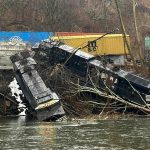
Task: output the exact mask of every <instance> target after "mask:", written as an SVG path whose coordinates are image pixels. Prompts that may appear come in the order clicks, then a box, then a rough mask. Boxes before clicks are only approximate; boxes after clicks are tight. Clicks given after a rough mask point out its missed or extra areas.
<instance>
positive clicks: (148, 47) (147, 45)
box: [145, 36, 150, 50]
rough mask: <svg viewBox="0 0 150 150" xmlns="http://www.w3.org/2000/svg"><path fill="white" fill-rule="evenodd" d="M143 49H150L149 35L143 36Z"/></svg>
mask: <svg viewBox="0 0 150 150" xmlns="http://www.w3.org/2000/svg"><path fill="white" fill-rule="evenodd" d="M145 50H150V36H146V37H145Z"/></svg>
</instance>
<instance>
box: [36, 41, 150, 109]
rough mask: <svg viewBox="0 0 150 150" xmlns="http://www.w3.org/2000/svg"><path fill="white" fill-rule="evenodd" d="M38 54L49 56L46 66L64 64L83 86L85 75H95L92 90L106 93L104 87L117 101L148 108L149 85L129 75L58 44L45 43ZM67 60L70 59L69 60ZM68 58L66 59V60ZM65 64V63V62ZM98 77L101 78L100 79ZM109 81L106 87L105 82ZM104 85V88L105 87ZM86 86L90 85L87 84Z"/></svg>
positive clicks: (41, 45)
mask: <svg viewBox="0 0 150 150" xmlns="http://www.w3.org/2000/svg"><path fill="white" fill-rule="evenodd" d="M39 50H42V51H44V52H45V53H47V55H48V56H49V62H50V64H51V63H52V65H53V64H55V63H62V64H65V66H66V67H68V68H69V69H70V70H71V71H72V72H74V73H75V74H78V75H79V76H81V77H84V78H82V79H85V78H86V80H84V82H87V78H88V75H89V74H94V75H95V73H96V78H95V81H96V86H97V88H100V89H102V90H103V89H104V90H105V89H106V88H105V86H108V87H109V88H110V89H111V90H112V91H113V92H114V93H115V94H117V95H118V96H120V97H121V98H123V99H125V100H127V101H130V102H132V103H135V104H137V105H142V106H148V105H149V102H150V81H149V80H147V79H144V78H141V77H140V76H137V75H134V74H133V73H130V72H127V71H124V70H117V71H115V70H113V69H112V68H108V67H106V66H105V65H104V64H102V62H101V61H100V60H97V59H96V58H95V57H94V56H93V55H91V54H88V53H85V52H83V51H80V50H78V51H77V52H76V53H74V52H75V51H76V49H74V48H72V47H70V46H67V45H64V44H63V43H59V42H56V41H52V40H48V41H44V42H42V43H41V44H40V46H39ZM70 56H71V57H70ZM69 57H70V59H68V58H69ZM66 60H68V61H67V62H66ZM102 74H103V76H104V78H102ZM108 80H109V81H110V82H109V83H108V82H107V81H108ZM104 82H105V83H106V84H105V83H104ZM86 85H89V86H90V84H87V83H86Z"/></svg>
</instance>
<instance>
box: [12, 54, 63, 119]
mask: <svg viewBox="0 0 150 150" xmlns="http://www.w3.org/2000/svg"><path fill="white" fill-rule="evenodd" d="M11 61H12V63H13V66H14V70H15V76H16V79H17V82H18V84H19V86H20V87H21V90H22V92H23V94H24V96H25V98H26V100H27V102H28V104H29V109H30V111H31V112H32V113H33V114H34V115H35V116H36V117H37V119H38V120H41V121H44V120H57V119H59V118H60V117H62V116H64V115H65V112H64V110H63V108H62V106H61V102H60V99H59V97H58V96H57V94H56V93H54V92H52V91H51V90H50V89H49V88H47V87H46V85H45V83H44V82H43V80H42V78H41V77H40V75H39V74H38V72H37V70H36V62H35V60H34V59H33V58H32V57H31V56H30V53H29V52H21V53H19V54H16V55H14V56H12V57H11Z"/></svg>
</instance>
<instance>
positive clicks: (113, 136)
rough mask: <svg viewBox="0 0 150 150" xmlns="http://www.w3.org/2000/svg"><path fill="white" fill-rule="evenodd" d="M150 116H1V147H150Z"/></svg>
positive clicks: (13, 149)
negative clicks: (55, 118)
mask: <svg viewBox="0 0 150 150" xmlns="http://www.w3.org/2000/svg"><path fill="white" fill-rule="evenodd" d="M149 139H150V119H149V118H145V119H141V118H138V119H131V120H118V121H113V120H104V121H102V120H101V121H89V120H77V121H73V122H56V123H45V122H36V121H33V120H30V119H28V118H26V117H23V116H21V117H17V118H0V149H2V150H3V149H7V150H30V149H36V150H37V149H46V150H50V149H52V150H59V149H60V150H63V149H64V150H66V149H67V150H68V149H69V150H74V149H78V150H80V149H85V150H87V149H88V150H93V149H97V150H99V149H100V150H101V149H106V150H109V149H110V150H112V149H117V150H122V149H131V150H137V149H141V150H143V149H144V150H149V149H150V143H149Z"/></svg>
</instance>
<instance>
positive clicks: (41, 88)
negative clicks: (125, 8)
mask: <svg viewBox="0 0 150 150" xmlns="http://www.w3.org/2000/svg"><path fill="white" fill-rule="evenodd" d="M33 53H34V55H32V54H33ZM11 61H12V63H13V67H14V70H15V76H16V79H17V82H18V84H19V86H20V88H21V90H22V92H23V94H24V96H25V100H26V103H28V108H29V110H30V112H31V113H32V114H34V115H35V116H36V117H37V118H38V119H39V120H57V119H58V118H60V117H62V116H64V115H65V112H64V109H63V107H62V105H61V102H60V98H59V96H60V95H61V93H63V92H64V91H65V90H66V91H67V90H68V89H71V88H70V87H73V88H72V89H71V90H72V91H71V90H70V94H81V93H82V94H83V93H84V94H86V95H87V97H88V96H89V95H88V93H92V94H95V95H97V96H98V101H97V102H101V101H103V100H104V99H101V98H105V99H110V100H114V101H115V102H117V103H118V102H119V103H122V104H124V105H128V106H131V107H132V108H136V109H138V110H142V112H146V113H150V108H149V105H150V81H149V80H147V79H144V78H142V77H140V76H137V75H135V74H133V73H130V72H127V71H124V70H121V69H119V70H115V69H114V68H108V67H107V66H106V65H103V63H102V62H101V60H99V59H97V58H96V57H94V56H93V55H91V54H88V53H85V52H83V51H81V50H80V49H74V48H72V47H69V46H67V45H64V44H63V43H60V42H57V41H53V40H45V41H43V42H41V43H40V44H39V46H38V47H37V48H34V49H33V51H24V52H21V53H19V54H16V55H13V56H12V57H11ZM41 63H42V65H41ZM58 64H60V65H58ZM41 66H42V67H41ZM43 66H44V67H43ZM55 66H57V67H58V66H60V68H59V69H58V70H61V68H65V69H66V70H67V71H68V70H69V73H70V76H68V75H69V73H68V72H67V76H65V77H64V78H65V79H64V80H65V83H66V81H67V82H69V85H65V84H64V82H63V81H62V82H63V84H62V85H61V86H64V89H63V88H62V89H61V90H60V91H61V92H60V91H59V90H57V88H58V85H57V87H56V82H55V81H54V80H53V78H52V74H53V71H54V70H55ZM50 70H52V71H51V73H47V71H50ZM55 71H56V70H55ZM55 73H56V74H57V75H61V76H62V75H63V73H60V71H58V72H55ZM56 74H54V76H56ZM51 78H52V79H51ZM56 80H57V79H56ZM47 81H48V82H47ZM47 83H48V84H47ZM58 84H61V82H59V83H58ZM54 86H55V88H54ZM68 86H70V87H68ZM51 89H52V90H53V91H55V90H56V91H55V92H56V93H57V94H56V93H55V92H52V90H51ZM54 89H55V90H54ZM58 95H59V96H58ZM93 102H94V100H93ZM105 102H106V100H105ZM106 103H107V102H106ZM113 104H114V103H113ZM73 105H74V104H73ZM115 106H116V103H115Z"/></svg>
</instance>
